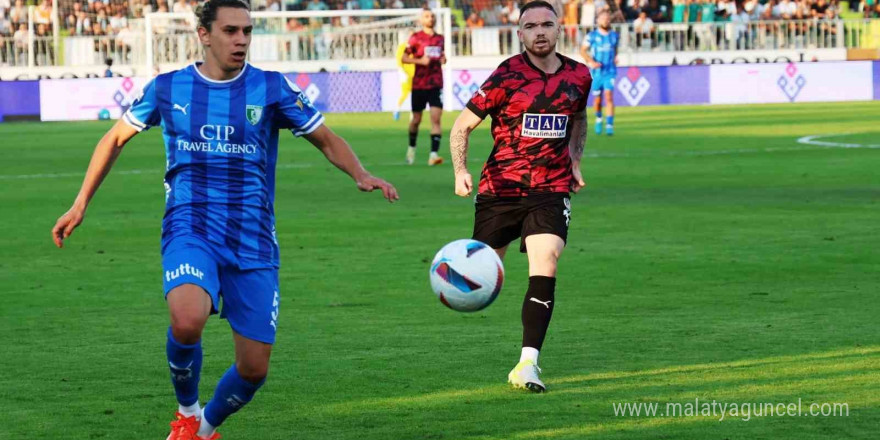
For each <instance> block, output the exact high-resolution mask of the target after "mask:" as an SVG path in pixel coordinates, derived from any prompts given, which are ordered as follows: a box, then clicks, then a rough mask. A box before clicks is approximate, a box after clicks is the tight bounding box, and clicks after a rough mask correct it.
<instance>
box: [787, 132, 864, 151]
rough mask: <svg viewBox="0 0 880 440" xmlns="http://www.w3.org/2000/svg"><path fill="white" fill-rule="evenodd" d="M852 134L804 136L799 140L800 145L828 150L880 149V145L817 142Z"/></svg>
mask: <svg viewBox="0 0 880 440" xmlns="http://www.w3.org/2000/svg"><path fill="white" fill-rule="evenodd" d="M848 134H852V133H838V134H817V135H814V136H804V137H802V138H800V139H798V140H797V141H798V143H799V144H806V145H818V146H820V147H827V148H880V145H878V144H847V143H843V142H825V141H817V140H815V139H819V138H826V137H831V136H846V135H848Z"/></svg>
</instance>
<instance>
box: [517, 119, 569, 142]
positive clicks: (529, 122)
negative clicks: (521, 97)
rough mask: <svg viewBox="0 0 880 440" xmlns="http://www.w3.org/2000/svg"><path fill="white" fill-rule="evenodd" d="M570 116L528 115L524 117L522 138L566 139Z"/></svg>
mask: <svg viewBox="0 0 880 440" xmlns="http://www.w3.org/2000/svg"><path fill="white" fill-rule="evenodd" d="M566 127H568V115H556V114H537V113H526V114H524V115H523V123H522V136H524V137H532V138H544V139H559V138H564V137H565V130H566Z"/></svg>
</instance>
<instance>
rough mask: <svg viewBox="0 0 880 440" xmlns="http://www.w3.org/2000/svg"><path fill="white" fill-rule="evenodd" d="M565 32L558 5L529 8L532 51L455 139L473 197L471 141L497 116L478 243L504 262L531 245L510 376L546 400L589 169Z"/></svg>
mask: <svg viewBox="0 0 880 440" xmlns="http://www.w3.org/2000/svg"><path fill="white" fill-rule="evenodd" d="M559 32H560V26H559V21H558V19H557V16H556V13H555V11H554V9H553V7H552V6H551V5H550V3H547V2H545V1H543V0H536V1H532V2H529V3H526V5H525V6H523V8H522V10H521V15H520V21H519V30H518V31H517V34H518V35H519V38H520V41H521V42H522V44H523V46H524V47H525V52H523V53H521V54H519V55H516V56H513V57H511V58H508V59H507V60H505V61H504V62H503V63H501V65H499V66H498V68H497V69H495V72H493V73H492V75H491V76H490V77H489V79H487V80H486V82H485V83H483V85H482V87H481V88H480V89H479V90H478V91H477V93H475V94H474V96H473V98H471V100H470V102H468V104H467V108H465V110H463V111H462V112H461V115H459V117H458V119H457V120H456V121H455V125H454V126H453V127H452V136H451V138H450V151H451V154H452V164H453V166H454V167H455V193H456V194H457V195H459V196H462V197H467V196H469V195H470V193H471V188H472V186H473V184H472V181H471V175H470V173H468V170H467V150H468V137H469V136H470V133H471V131H473V130H474V128H476V127H477V126H478V125H479V124H480V122H482V120H483V119H484V118H485V117H486V116H491V117H492V137H493V138H494V140H495V147H494V148H493V150H492V153H491V154H490V156H489V159H488V160H487V161H486V164H485V166H484V167H483V173H482V175H481V176H480V186H479V192H478V194H477V197H476V203H475V205H476V215H475V218H474V239H475V240H479V241H482V242H484V243H486V244H488V245H490V246H492V247H493V248H494V249H495V251H496V252H498V255H499V256H500V257H502V258H504V254H505V252H506V251H507V246H508V245H509V244H510V242H512V241H513V240H515V239H516V238H518V237H522V242H521V244H520V252H526V253H527V255H528V259H529V289H528V291H527V292H526V295H525V299H524V300H523V306H522V324H523V339H522V354H521V357H520V361H519V363H518V364H517V365H516V367H514V369H513V370H512V371H511V372H510V374H508V376H507V377H508V381H509V382H510V383H511V384H513V386H514V387H516V388H527V389H529V390H531V391H534V392H538V393H540V392H543V391H544V390H545V386H544V383H543V382H541V379H540V378H538V373H539V372H540V370H539V369H538V351H539V350H540V349H541V346H542V345H543V343H544V336H545V335H546V333H547V327H548V325H549V324H550V317H551V315H552V313H553V305H554V302H555V289H556V263H557V261H558V260H559V255H560V254H561V253H562V249H563V248H564V247H565V241H566V238H567V236H568V223H569V221H570V220H571V201H570V199H569V192H577V191H578V190H580V189H581V188H583V186H584V179H583V176H582V175H581V170H580V163H581V157H582V156H583V152H584V145H585V143H586V138H587V119H586V111H585V109H586V106H587V100H588V98H589V95H590V84H591V82H592V79H591V78H590V73H589V71H588V70H587V67H586V66H584V65H583V64H581V63H578V62H577V61H574V60H572V59H570V58H567V57H564V56H562V55H559V54H557V53H556V40H557V37H558V36H559Z"/></svg>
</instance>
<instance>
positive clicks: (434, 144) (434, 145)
mask: <svg viewBox="0 0 880 440" xmlns="http://www.w3.org/2000/svg"><path fill="white" fill-rule="evenodd" d="M440 136H441V135H439V134H432V135H431V152H432V153H436V152H438V151H440Z"/></svg>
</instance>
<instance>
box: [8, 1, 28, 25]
mask: <svg viewBox="0 0 880 440" xmlns="http://www.w3.org/2000/svg"><path fill="white" fill-rule="evenodd" d="M9 21H11V22H12V23H13V24H19V23H27V7H26V6H25V5H24V0H15V6H13V7H12V9H10V10H9Z"/></svg>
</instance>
